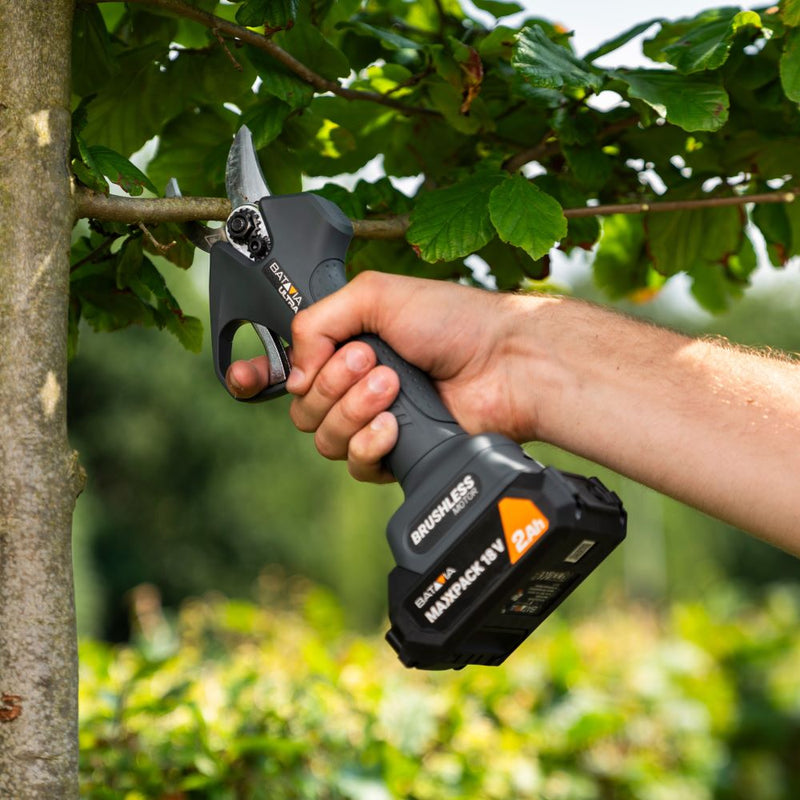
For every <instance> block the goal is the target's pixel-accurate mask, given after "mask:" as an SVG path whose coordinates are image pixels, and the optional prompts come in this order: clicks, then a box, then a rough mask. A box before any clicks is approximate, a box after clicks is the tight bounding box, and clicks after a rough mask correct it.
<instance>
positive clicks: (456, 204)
mask: <svg viewBox="0 0 800 800" xmlns="http://www.w3.org/2000/svg"><path fill="white" fill-rule="evenodd" d="M503 180H504V175H503V174H501V173H496V172H488V173H478V174H477V175H472V176H470V177H469V178H466V179H465V180H463V181H461V182H459V183H457V184H455V185H454V186H449V187H448V188H446V189H438V190H436V191H434V192H430V193H429V194H425V195H422V196H421V197H420V198H419V200H418V201H417V204H416V206H415V207H414V211H413V212H412V213H411V225H410V226H409V229H408V234H407V238H408V241H409V242H411V244H412V245H414V246H415V247H416V248H418V251H419V255H420V257H421V258H423V259H424V260H425V261H452V260H454V259H456V258H462V257H463V256H467V255H469V254H470V253H474V252H476V251H477V250H480V249H481V248H482V247H483V246H484V245H485V244H487V243H488V242H489V241H490V240H491V239H492V237H493V236H494V227H493V226H492V221H491V219H490V216H489V195H490V192H491V191H492V189H494V188H495V186H497V185H498V184H499V183H500V182H501V181H503Z"/></svg>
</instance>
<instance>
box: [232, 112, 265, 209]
mask: <svg viewBox="0 0 800 800" xmlns="http://www.w3.org/2000/svg"><path fill="white" fill-rule="evenodd" d="M225 189H226V190H227V192H228V199H229V200H230V201H231V207H232V208H237V207H238V206H242V205H245V204H251V205H252V204H255V203H257V202H258V201H259V200H260V199H261V198H262V197H267V196H269V187H268V186H267V182H266V181H265V180H264V175H263V174H262V172H261V165H260V164H259V163H258V156H257V155H256V148H255V146H254V144H253V134H252V133H250V129H249V128H248V127H247V126H246V125H242V127H241V128H239V130H238V132H237V133H236V136H235V137H234V139H233V144H232V145H231V149H230V152H229V153H228V164H227V167H226V169H225Z"/></svg>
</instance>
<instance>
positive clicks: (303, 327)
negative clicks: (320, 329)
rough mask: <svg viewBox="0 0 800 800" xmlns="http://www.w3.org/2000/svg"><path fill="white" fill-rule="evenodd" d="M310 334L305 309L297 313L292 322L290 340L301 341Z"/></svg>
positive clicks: (309, 321)
mask: <svg viewBox="0 0 800 800" xmlns="http://www.w3.org/2000/svg"><path fill="white" fill-rule="evenodd" d="M310 333H311V318H310V316H309V314H308V311H307V309H303V310H302V311H298V312H297V314H295V317H294V319H293V320H292V338H293V339H298V338H300V339H303V338H305V337H306V336H307V335H308V334H310Z"/></svg>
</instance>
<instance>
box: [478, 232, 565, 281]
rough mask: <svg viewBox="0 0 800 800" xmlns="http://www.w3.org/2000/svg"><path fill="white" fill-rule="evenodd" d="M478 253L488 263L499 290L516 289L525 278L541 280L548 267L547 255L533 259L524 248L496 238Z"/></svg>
mask: <svg viewBox="0 0 800 800" xmlns="http://www.w3.org/2000/svg"><path fill="white" fill-rule="evenodd" d="M478 255H479V256H480V257H481V258H482V259H483V260H484V261H485V262H486V263H487V264H488V265H489V268H490V269H491V271H492V275H494V278H495V282H496V283H497V288H498V289H500V290H501V291H503V290H509V289H518V288H519V286H520V284H521V283H522V281H523V280H524V279H525V278H529V279H530V280H542V279H543V278H546V277H547V275H548V273H549V269H550V264H549V258H548V257H547V256H543V257H542V258H540V259H539V260H537V261H534V260H533V259H532V258H531V257H530V256H529V255H528V254H527V253H526V252H525V251H524V250H521V249H520V248H519V247H514V246H513V245H509V244H506V243H505V242H503V241H501V240H500V239H498V238H494V239H492V241H491V242H489V244H487V245H486V246H485V247H484V248H482V249H481V250H480V251H479V252H478Z"/></svg>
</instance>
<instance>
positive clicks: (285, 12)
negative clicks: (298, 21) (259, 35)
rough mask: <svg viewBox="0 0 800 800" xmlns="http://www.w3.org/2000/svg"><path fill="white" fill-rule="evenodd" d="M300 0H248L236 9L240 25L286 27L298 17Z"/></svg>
mask: <svg viewBox="0 0 800 800" xmlns="http://www.w3.org/2000/svg"><path fill="white" fill-rule="evenodd" d="M299 5H300V3H299V0H247V2H245V3H243V4H242V5H240V6H239V8H237V9H236V21H237V22H238V23H239V24H240V25H247V26H256V25H266V26H267V27H268V28H273V29H274V28H285V27H287V25H289V24H290V23H291V22H294V20H295V18H296V17H297V9H298V6H299Z"/></svg>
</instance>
